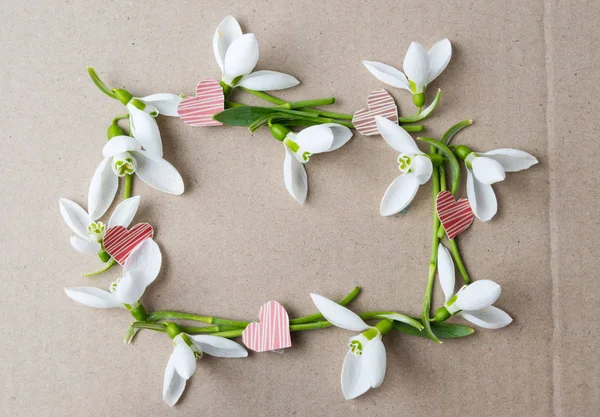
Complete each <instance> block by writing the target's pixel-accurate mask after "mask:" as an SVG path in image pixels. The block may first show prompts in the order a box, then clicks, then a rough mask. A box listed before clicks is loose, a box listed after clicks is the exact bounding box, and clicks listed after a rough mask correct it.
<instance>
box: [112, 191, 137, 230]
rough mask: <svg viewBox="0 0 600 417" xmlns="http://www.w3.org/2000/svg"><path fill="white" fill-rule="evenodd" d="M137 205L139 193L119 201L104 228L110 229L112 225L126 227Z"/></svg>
mask: <svg viewBox="0 0 600 417" xmlns="http://www.w3.org/2000/svg"><path fill="white" fill-rule="evenodd" d="M139 205H140V196H139V195H136V196H134V197H130V198H128V199H126V200H123V201H121V202H120V203H119V205H118V206H117V207H116V208H115V211H113V214H112V215H111V216H110V219H109V220H108V224H107V226H106V229H110V228H111V227H113V226H123V227H128V226H129V225H130V224H131V221H132V220H133V218H134V217H135V213H136V212H137V209H138V206H139Z"/></svg>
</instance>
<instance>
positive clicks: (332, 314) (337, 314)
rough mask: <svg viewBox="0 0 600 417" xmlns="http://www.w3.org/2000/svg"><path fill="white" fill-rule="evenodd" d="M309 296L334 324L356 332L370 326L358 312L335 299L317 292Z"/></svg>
mask: <svg viewBox="0 0 600 417" xmlns="http://www.w3.org/2000/svg"><path fill="white" fill-rule="evenodd" d="M310 297H311V298H312V300H313V303H315V305H316V306H317V309H319V311H320V312H321V314H323V316H324V317H325V318H326V319H327V320H328V321H329V322H330V323H331V324H333V325H334V326H336V327H339V328H341V329H346V330H353V331H356V332H362V331H363V330H367V329H368V328H369V327H370V326H369V325H368V324H367V323H365V322H364V321H363V319H361V318H360V317H359V316H358V314H356V313H355V312H353V311H351V310H349V309H347V308H346V307H344V306H341V305H339V304H338V303H336V302H335V301H331V300H330V299H328V298H325V297H323V296H322V295H318V294H311V295H310Z"/></svg>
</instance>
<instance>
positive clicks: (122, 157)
mask: <svg viewBox="0 0 600 417" xmlns="http://www.w3.org/2000/svg"><path fill="white" fill-rule="evenodd" d="M102 154H103V156H104V159H103V160H102V162H100V165H98V168H96V172H95V173H94V176H93V177H92V182H91V183H90V189H89V193H88V194H89V198H90V201H93V202H94V203H95V207H98V209H99V210H100V209H104V210H106V208H108V207H109V206H110V205H111V203H112V201H113V199H114V198H115V194H116V193H117V188H118V185H119V177H124V176H125V175H127V174H129V175H131V174H133V173H135V174H136V175H137V176H138V177H139V178H140V179H141V180H142V181H144V182H145V183H146V184H148V185H149V186H151V187H152V188H155V189H157V190H159V191H163V192H165V193H169V194H175V195H180V194H182V193H183V190H184V186H183V179H182V178H181V175H179V172H177V170H176V169H175V167H173V165H171V164H170V163H169V162H167V161H166V160H164V159H163V158H160V157H155V156H152V155H151V154H150V153H148V152H147V151H145V150H142V144H141V143H140V142H139V141H137V140H136V139H134V138H132V137H130V136H115V137H114V138H112V139H110V140H109V141H108V142H107V143H106V145H104V148H103V150H102ZM90 206H91V204H90ZM91 210H92V209H91V208H90V213H91Z"/></svg>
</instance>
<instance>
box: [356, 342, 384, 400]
mask: <svg viewBox="0 0 600 417" xmlns="http://www.w3.org/2000/svg"><path fill="white" fill-rule="evenodd" d="M362 361H363V367H364V368H365V369H366V370H367V372H368V374H369V381H370V383H371V388H377V387H379V386H380V385H381V384H382V383H383V379H384V378H385V368H386V361H387V358H386V354H385V346H384V345H383V341H382V340H381V334H378V335H377V336H376V337H375V338H374V339H373V340H371V341H370V342H369V343H367V344H366V345H365V347H364V350H363V354H362Z"/></svg>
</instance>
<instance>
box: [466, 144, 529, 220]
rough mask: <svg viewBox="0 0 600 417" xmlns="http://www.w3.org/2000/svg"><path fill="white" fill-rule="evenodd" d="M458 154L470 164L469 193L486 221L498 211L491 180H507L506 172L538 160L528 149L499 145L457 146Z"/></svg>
mask: <svg viewBox="0 0 600 417" xmlns="http://www.w3.org/2000/svg"><path fill="white" fill-rule="evenodd" d="M456 154H457V156H458V157H459V158H461V159H464V160H465V165H466V167H467V197H468V198H469V203H470V204H471V208H472V209H473V213H474V214H475V216H477V218H478V219H479V220H481V221H483V222H486V221H488V220H491V219H492V217H494V215H495V214H496V212H497V211H498V202H497V201H496V194H495V193H494V190H493V189H492V184H494V183H497V182H500V181H504V179H505V178H506V172H517V171H521V170H524V169H528V168H529V167H531V166H533V165H535V164H537V163H538V160H537V159H536V158H535V157H534V156H533V155H530V154H528V153H527V152H523V151H519V150H517V149H496V150H493V151H489V152H483V153H475V152H472V151H471V149H469V148H468V147H466V146H464V145H459V146H457V148H456Z"/></svg>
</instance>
